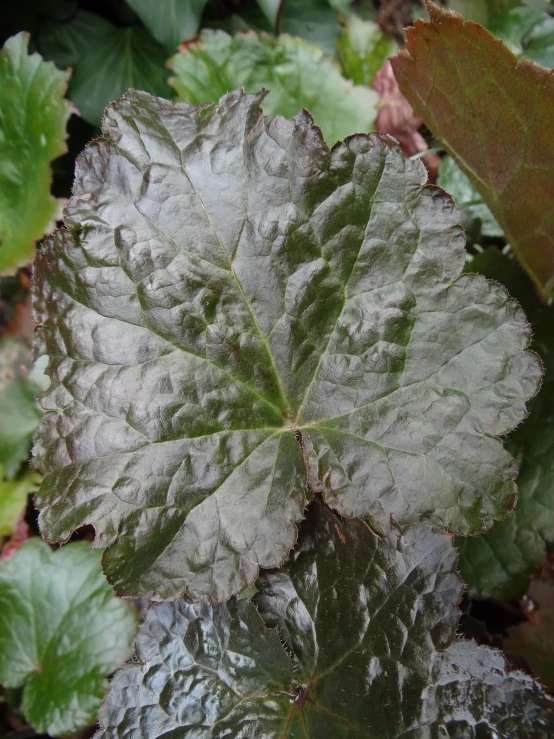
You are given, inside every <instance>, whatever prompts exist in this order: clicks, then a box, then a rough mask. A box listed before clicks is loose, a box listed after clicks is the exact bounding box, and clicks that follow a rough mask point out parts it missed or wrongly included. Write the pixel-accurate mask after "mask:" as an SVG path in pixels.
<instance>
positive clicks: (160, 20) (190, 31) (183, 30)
mask: <svg viewBox="0 0 554 739" xmlns="http://www.w3.org/2000/svg"><path fill="white" fill-rule="evenodd" d="M125 2H126V3H127V4H128V5H130V6H131V8H133V10H134V11H135V13H137V15H138V16H139V18H140V19H141V21H142V22H143V23H144V25H145V26H146V28H148V30H149V31H150V33H151V34H152V36H154V38H155V39H156V41H159V42H160V44H162V46H163V47H164V48H165V50H166V51H167V53H168V54H172V53H173V52H174V51H175V50H176V49H177V47H178V46H179V44H180V43H181V41H185V40H186V39H190V38H192V37H193V36H194V35H195V34H196V32H197V31H198V29H199V28H200V20H201V18H202V12H203V10H204V8H205V7H206V4H207V2H208V0H157V2H155V3H153V2H152V0H125Z"/></svg>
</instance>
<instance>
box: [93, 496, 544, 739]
mask: <svg viewBox="0 0 554 739" xmlns="http://www.w3.org/2000/svg"><path fill="white" fill-rule="evenodd" d="M454 565H455V550H454V548H453V546H452V542H451V537H449V536H445V535H439V534H435V533H433V531H432V530H431V528H430V527H427V526H421V527H411V528H409V529H408V530H407V531H405V532H404V533H403V534H400V533H399V532H398V531H397V530H394V531H393V532H391V533H390V534H389V536H388V537H387V538H385V539H383V540H380V539H379V538H378V537H376V536H375V535H373V534H372V533H371V532H370V530H369V529H368V527H367V526H366V525H365V524H364V523H363V522H362V521H359V520H358V521H349V522H342V521H340V520H339V519H337V518H336V517H335V516H334V515H333V514H332V513H330V512H329V511H328V510H326V509H325V508H324V506H323V505H321V503H319V502H314V503H313V504H312V505H311V506H310V508H309V510H308V514H307V520H306V521H305V522H304V523H303V525H302V529H301V534H300V540H299V546H298V547H297V549H296V550H295V552H294V554H293V555H292V557H291V559H290V560H289V561H288V563H287V564H286V566H285V568H284V569H283V570H280V571H272V572H266V573H264V574H263V575H262V576H261V578H260V580H259V582H258V583H257V586H258V588H259V589H260V592H259V593H258V594H257V595H256V596H255V598H254V600H255V602H256V604H257V606H258V608H259V609H260V612H261V615H262V617H263V618H264V620H265V622H266V624H267V625H269V626H270V627H272V626H276V627H277V630H274V629H273V628H270V629H269V630H267V629H264V625H263V622H262V621H261V619H260V617H259V615H258V613H256V609H255V607H254V605H253V604H252V603H251V602H248V601H244V600H242V601H239V602H238V603H237V602H235V601H231V602H230V603H228V604H226V605H217V606H203V605H197V604H191V603H189V602H188V601H186V600H180V601H177V602H175V603H164V604H160V605H156V606H154V607H152V608H151V609H150V610H149V612H148V614H147V616H146V621H145V623H144V624H143V626H142V627H141V629H140V631H139V635H138V638H137V642H136V648H137V656H138V659H139V660H140V662H139V663H131V664H129V665H127V666H126V667H124V668H123V669H122V670H121V671H120V672H118V673H117V674H116V676H115V678H114V680H113V682H112V685H111V688H110V691H109V693H108V695H107V698H106V701H105V703H104V705H103V707H102V709H101V712H100V723H101V725H102V726H104V727H105V728H104V729H103V730H101V731H100V733H99V734H97V739H101V738H102V739H118V738H120V737H121V738H123V737H128V736H133V737H136V739H142V738H143V737H144V739H146V737H148V739H157V737H162V736H164V737H166V736H171V737H173V738H174V739H181V737H182V738H183V739H184V737H190V736H194V737H196V738H197V739H220V738H223V737H229V738H231V737H237V738H238V737H242V738H243V739H246V738H247V737H252V739H253V738H254V737H256V738H258V737H267V739H270V738H271V737H281V738H282V739H284V738H285V737H291V738H292V737H318V739H320V738H321V739H327V738H329V739H340V738H344V739H353V738H354V737H360V738H361V737H368V738H369V737H371V738H376V737H379V739H393V738H400V737H404V739H407V738H408V737H410V738H413V739H415V738H416V737H417V738H419V737H421V739H423V737H431V736H441V737H442V736H445V737H446V736H451V737H454V736H455V737H460V736H475V735H477V734H476V733H474V732H476V731H478V732H479V734H478V735H479V736H483V737H493V736H495V735H496V736H497V735H498V734H495V733H494V732H495V731H496V730H497V731H499V732H501V734H502V735H503V736H510V737H514V739H516V738H517V737H531V736H534V737H541V736H544V737H545V738H546V736H547V735H548V734H547V732H548V731H549V730H551V729H552V728H554V711H553V708H554V703H553V702H552V700H551V699H550V698H548V697H547V696H546V694H545V693H543V691H542V689H541V688H540V686H539V685H538V684H536V683H534V682H533V681H532V680H531V679H530V678H528V677H526V676H525V675H523V674H522V673H508V672H507V670H506V665H505V663H504V659H503V658H502V656H501V654H500V653H498V652H495V651H493V650H491V649H487V648H482V647H477V646H476V645H475V644H473V643H470V642H458V643H454V644H453V645H452V646H450V647H448V644H449V642H450V640H451V639H452V637H453V635H454V632H455V629H456V623H457V617H458V612H457V608H456V603H457V601H458V599H459V598H460V595H461V583H460V581H459V579H458V577H457V576H456V574H455V572H454ZM279 637H280V638H281V639H282V640H283V642H284V646H285V649H286V650H287V652H286V653H285V651H284V649H283V648H282V647H281V646H280V644H279ZM491 667H492V669H491ZM530 722H532V724H531V723H530ZM529 725H532V727H533V731H534V732H535V733H534V734H532V735H531V734H530V733H529V732H528V728H529ZM470 732H471V733H470Z"/></svg>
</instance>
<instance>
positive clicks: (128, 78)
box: [38, 10, 171, 125]
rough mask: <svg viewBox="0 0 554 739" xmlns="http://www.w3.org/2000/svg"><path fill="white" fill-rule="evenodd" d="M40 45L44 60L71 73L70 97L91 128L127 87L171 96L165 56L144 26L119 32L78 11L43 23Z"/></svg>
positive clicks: (103, 22)
mask: <svg viewBox="0 0 554 739" xmlns="http://www.w3.org/2000/svg"><path fill="white" fill-rule="evenodd" d="M38 42H39V48H40V50H41V52H42V54H43V55H44V57H45V58H46V59H52V60H53V61H54V62H55V63H56V65H57V66H58V67H60V68H65V67H71V68H72V69H73V75H72V78H71V84H70V86H69V97H70V98H71V100H72V101H73V102H74V103H75V105H76V106H77V108H78V110H79V112H80V113H81V115H82V116H83V118H85V119H86V120H87V121H88V122H89V123H92V124H93V125H98V124H99V122H100V119H101V118H102V115H103V113H104V109H105V108H106V106H107V105H108V104H109V103H110V102H111V101H112V100H116V99H117V98H120V97H121V96H122V95H123V94H124V93H125V92H127V90H128V89H129V88H137V89H140V90H146V91H147V92H151V93H153V94H156V95H163V96H165V97H170V96H171V89H170V87H169V86H168V84H167V77H168V74H169V73H168V71H167V69H165V61H166V58H167V55H166V52H165V51H164V49H163V47H162V46H161V45H160V44H158V43H157V42H156V41H155V40H154V39H153V38H152V37H151V36H150V34H149V33H148V32H147V31H146V30H145V29H143V28H138V27H128V28H119V27H116V26H114V25H113V24H112V23H110V22H109V21H108V20H106V19H105V18H102V17H101V16H99V15H95V14H94V13H89V12H88V11H86V10H80V11H79V12H78V13H77V14H76V15H75V16H74V17H73V18H72V19H71V20H70V21H68V22H67V23H43V24H42V26H41V29H40V32H39V37H38Z"/></svg>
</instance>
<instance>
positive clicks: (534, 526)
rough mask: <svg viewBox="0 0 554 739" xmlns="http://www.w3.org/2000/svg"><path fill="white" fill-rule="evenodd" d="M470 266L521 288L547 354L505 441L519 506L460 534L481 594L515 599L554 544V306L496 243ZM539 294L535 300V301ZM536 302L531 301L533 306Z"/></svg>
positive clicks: (474, 587) (538, 343) (471, 583)
mask: <svg viewBox="0 0 554 739" xmlns="http://www.w3.org/2000/svg"><path fill="white" fill-rule="evenodd" d="M467 269H468V271H469V270H471V271H475V272H480V273H481V274H484V275H486V276H487V277H489V278H491V279H496V280H497V281H498V282H502V283H503V284H504V285H506V287H508V288H510V289H513V290H514V293H515V290H516V289H518V288H519V292H518V293H515V294H516V297H517V298H518V299H519V300H520V301H521V303H522V304H524V305H525V306H526V307H527V306H529V307H528V308H527V315H528V316H529V318H530V320H531V324H532V327H533V331H534V335H533V348H534V349H535V351H536V352H538V354H539V355H540V357H541V358H542V360H543V363H544V368H545V376H544V379H543V383H542V387H541V391H540V393H539V394H538V395H537V397H536V398H533V400H532V401H531V402H530V403H529V416H528V418H527V419H526V420H525V421H524V422H523V424H522V425H521V426H520V427H519V428H517V429H516V430H515V431H514V432H513V433H512V434H511V435H510V436H509V437H508V440H507V443H506V447H507V448H508V450H509V451H510V452H511V453H512V454H513V455H514V457H515V459H516V462H517V464H518V467H519V476H518V488H519V498H518V503H517V507H516V509H515V511H514V512H513V513H512V514H511V515H510V516H509V517H508V518H507V519H505V520H504V521H500V522H498V523H496V524H495V525H494V526H493V528H492V530H491V531H489V532H487V533H486V534H484V535H483V536H478V537H469V538H467V539H460V540H458V546H459V552H460V571H461V573H462V576H463V578H464V581H465V582H466V583H467V585H468V587H469V590H470V592H471V593H472V595H474V596H476V597H485V598H486V597H490V596H495V597H498V598H508V599H516V598H520V597H521V596H522V595H523V594H524V593H525V591H526V589H527V586H528V584H529V579H530V577H531V575H532V574H533V573H534V572H535V571H536V569H537V568H538V567H539V565H540V563H541V562H542V561H543V559H544V556H545V553H546V549H547V546H550V545H551V544H554V435H553V434H552V428H553V424H554V380H553V377H552V372H553V371H554V332H553V330H552V327H553V326H554V309H552V308H541V307H540V306H539V305H538V304H537V299H536V296H533V294H532V292H531V294H530V295H529V294H528V293H527V291H526V290H525V275H524V274H522V271H521V269H519V265H518V264H517V263H516V262H515V260H513V259H510V258H509V257H507V256H502V255H500V253H499V252H497V251H496V250H493V249H489V250H487V251H485V252H484V253H483V254H481V255H479V256H477V257H476V258H475V259H474V260H473V261H472V262H471V263H470V265H468V268H467ZM533 299H534V305H533V303H532V302H531V301H532V300H533ZM531 306H532V307H531Z"/></svg>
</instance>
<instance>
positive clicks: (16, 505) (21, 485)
mask: <svg viewBox="0 0 554 739" xmlns="http://www.w3.org/2000/svg"><path fill="white" fill-rule="evenodd" d="M40 480H41V477H40V475H39V474H38V473H36V472H30V471H29V470H28V471H26V472H23V473H22V474H21V475H19V476H18V477H17V478H15V479H14V480H6V479H5V478H4V467H3V465H1V464H0V538H2V537H3V536H11V535H12V533H13V530H14V527H15V524H16V523H17V519H18V518H19V514H20V513H21V511H22V510H23V509H24V508H25V506H26V505H27V496H28V495H29V493H36V491H37V490H38V489H39V486H40Z"/></svg>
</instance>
